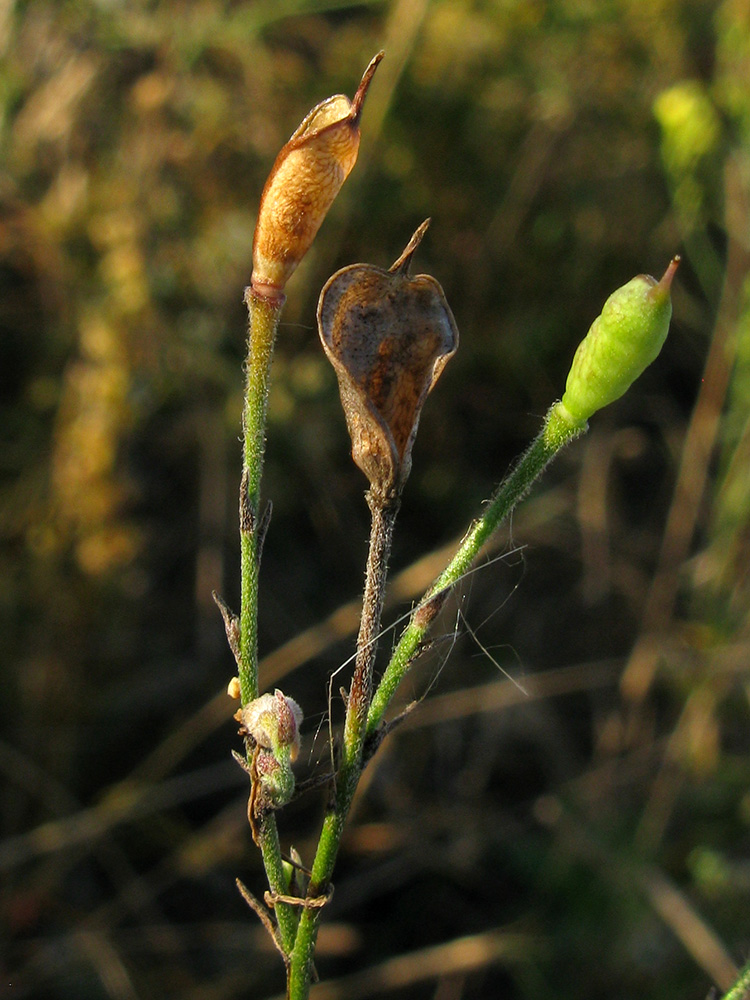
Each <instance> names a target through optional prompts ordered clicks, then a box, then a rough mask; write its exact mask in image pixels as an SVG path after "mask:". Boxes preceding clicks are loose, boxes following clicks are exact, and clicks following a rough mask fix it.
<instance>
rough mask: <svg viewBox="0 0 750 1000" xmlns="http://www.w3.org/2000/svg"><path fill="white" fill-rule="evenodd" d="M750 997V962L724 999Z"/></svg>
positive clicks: (746, 998)
mask: <svg viewBox="0 0 750 1000" xmlns="http://www.w3.org/2000/svg"><path fill="white" fill-rule="evenodd" d="M748 997H750V962H749V963H748V964H747V965H746V966H745V967H744V969H743V970H742V972H740V975H739V978H738V980H737V982H736V983H735V984H734V986H733V987H732V988H731V990H728V991H727V992H726V993H725V994H724V996H723V998H722V1000H748Z"/></svg>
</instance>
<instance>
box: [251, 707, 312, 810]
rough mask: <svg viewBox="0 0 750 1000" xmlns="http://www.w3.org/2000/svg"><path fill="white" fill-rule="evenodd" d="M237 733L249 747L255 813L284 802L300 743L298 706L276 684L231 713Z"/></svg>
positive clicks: (291, 789) (291, 787) (291, 785)
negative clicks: (250, 750) (272, 689)
mask: <svg viewBox="0 0 750 1000" xmlns="http://www.w3.org/2000/svg"><path fill="white" fill-rule="evenodd" d="M235 719H236V720H237V721H238V722H239V723H240V735H242V736H245V737H246V738H247V739H248V740H249V741H250V742H251V745H252V747H253V754H252V760H253V768H254V772H255V773H254V774H253V775H252V777H253V779H254V781H256V782H257V785H258V787H257V788H255V789H254V798H252V799H251V802H255V809H254V811H255V813H256V818H257V815H261V814H262V813H263V812H266V811H267V810H268V809H278V808H279V807H280V806H283V805H286V803H287V802H289V800H290V799H291V797H292V794H293V793H294V773H293V771H292V764H293V762H294V761H295V760H296V759H297V755H298V754H299V747H300V735H299V727H300V725H301V723H302V709H301V708H300V707H299V705H298V704H297V702H296V701H294V699H293V698H289V697H287V695H285V694H284V693H283V692H282V691H279V689H278V688H277V689H276V690H275V691H274V693H273V694H263V695H261V696H260V698H256V699H255V700H254V701H251V702H249V703H248V704H247V705H245V706H244V707H243V708H241V709H239V711H238V712H237V713H236V715H235Z"/></svg>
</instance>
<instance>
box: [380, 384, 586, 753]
mask: <svg viewBox="0 0 750 1000" xmlns="http://www.w3.org/2000/svg"><path fill="white" fill-rule="evenodd" d="M585 430H586V425H585V424H583V425H581V424H575V423H574V422H573V421H572V419H571V418H570V415H569V414H568V412H567V410H566V409H565V408H564V407H563V406H562V404H561V403H555V404H553V406H552V407H551V408H550V410H549V412H548V413H547V417H546V420H545V422H544V426H543V428H542V430H541V431H540V432H539V434H538V436H537V437H536V438H535V440H534V441H533V442H532V443H531V445H530V446H529V448H528V449H527V450H526V451H525V452H524V454H523V455H522V456H521V458H520V459H519V460H518V462H517V463H516V465H515V466H514V467H513V469H511V471H510V473H509V474H508V475H507V476H506V478H505V479H504V480H503V481H502V483H501V484H500V486H499V487H498V488H497V490H496V491H495V493H494V495H493V496H492V499H491V500H490V501H489V503H488V504H487V507H486V508H485V510H484V513H483V514H482V516H481V517H480V518H478V519H477V520H476V521H475V522H474V523H473V524H472V526H471V527H470V528H469V531H468V532H467V534H466V535H465V537H464V539H463V541H462V542H461V545H460V546H459V549H458V551H457V552H456V554H455V556H454V557H453V559H452V560H451V561H450V563H449V564H448V565H447V566H446V568H445V569H444V570H443V572H442V573H441V574H440V576H438V578H437V579H436V580H435V581H434V583H433V584H432V586H431V587H430V588H429V590H428V591H427V593H426V594H425V596H424V598H423V599H422V601H421V602H420V604H419V605H418V606H417V607H416V608H415V610H414V612H413V613H412V615H411V618H410V619H409V622H408V624H407V626H406V628H405V629H404V632H403V634H402V636H401V639H400V640H399V643H398V645H397V646H396V649H395V650H394V652H393V656H392V657H391V661H390V663H389V664H388V667H387V668H386V671H385V673H384V674H383V677H382V679H381V681H380V684H379V685H378V689H377V691H376V692H375V695H374V696H373V699H372V704H371V705H370V711H369V715H368V719H367V736H372V735H373V734H374V733H375V731H376V730H377V728H378V726H379V725H380V723H381V722H382V720H383V715H384V714H385V711H386V709H387V708H388V705H389V703H390V701H391V699H392V698H393V695H394V694H395V692H396V688H397V687H398V686H399V684H400V683H401V681H402V680H403V678H404V676H405V675H406V673H407V672H408V670H409V668H410V667H411V665H412V663H413V661H414V659H415V657H416V656H417V654H418V653H419V650H420V648H421V645H422V642H423V640H424V638H425V635H426V634H427V631H428V629H429V627H430V625H431V624H432V622H433V620H434V619H435V617H436V616H437V614H438V612H439V611H440V608H441V607H442V605H443V603H444V602H445V599H446V598H447V596H448V593H449V591H450V589H451V588H452V587H453V585H454V584H456V583H457V582H458V581H459V580H460V579H461V578H462V577H463V576H464V574H465V573H466V572H467V571H468V570H469V568H470V567H471V564H472V563H473V562H474V560H475V559H476V557H477V555H478V554H479V552H480V550H481V548H482V546H483V545H484V544H485V542H486V541H487V540H488V539H489V537H490V536H491V535H492V534H493V532H494V531H495V530H496V529H497V528H498V527H499V525H500V524H501V523H502V522H503V521H504V520H505V518H506V517H508V515H509V514H510V513H511V511H512V510H513V508H514V507H515V506H516V504H517V503H518V502H519V500H521V499H522V498H523V497H524V496H525V495H526V493H527V492H528V491H529V489H530V488H531V486H532V484H533V483H534V481H535V480H536V479H537V478H538V477H539V476H540V475H541V474H542V472H543V471H544V469H545V468H546V466H547V465H548V464H549V463H550V462H551V461H552V459H553V458H554V457H555V455H556V454H557V453H558V452H559V451H560V450H561V449H562V448H564V447H565V445H566V444H568V443H569V442H570V441H572V440H573V439H574V438H576V437H578V435H579V434H582V433H583V432H584V431H585Z"/></svg>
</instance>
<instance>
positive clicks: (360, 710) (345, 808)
mask: <svg viewBox="0 0 750 1000" xmlns="http://www.w3.org/2000/svg"><path fill="white" fill-rule="evenodd" d="M367 500H368V503H369V505H370V511H371V513H372V526H371V530H370V549H369V553H368V557H367V571H366V575H365V590H364V598H363V602H362V618H361V621H360V627H359V635H358V636H357V655H356V659H355V664H354V675H353V677H352V683H351V688H350V690H349V697H348V699H347V706H346V719H345V722H344V739H343V744H342V748H341V762H340V764H339V769H338V772H337V774H336V788H335V794H334V798H333V803H332V805H331V807H330V808H329V810H328V812H327V813H326V816H325V819H324V820H323V828H322V830H321V834H320V839H319V841H318V848H317V851H316V854H315V860H314V862H313V866H312V876H311V879H310V886H309V889H308V893H307V896H308V899H314V898H315V897H317V896H321V895H323V894H325V892H326V890H327V888H328V886H329V883H330V881H331V877H332V875H333V868H334V865H335V863H336V855H337V854H338V849H339V845H340V843H341V835H342V833H343V831H344V824H345V822H346V818H347V816H348V814H349V809H350V808H351V804H352V800H353V798H354V793H355V791H356V789H357V784H358V783H359V778H360V775H361V773H362V754H363V749H364V743H365V736H366V730H367V717H368V711H369V707H370V700H371V696H372V678H373V667H374V664H375V652H376V649H377V640H378V635H379V633H380V619H381V615H382V611H383V601H384V598H385V581H386V576H387V571H388V557H389V555H390V550H391V540H392V538H393V526H394V523H395V520H396V514H397V512H398V501H390V502H386V503H383V502H381V501H378V500H377V499H375V498H374V497H373V496H372V494H371V493H368V495H367ZM320 916H321V910H320V908H315V909H313V908H307V909H305V910H304V911H303V913H302V916H301V917H300V922H299V927H298V930H297V936H296V940H295V943H294V950H293V951H292V955H291V965H290V968H289V982H288V998H289V1000H307V997H308V995H309V992H310V981H311V975H312V960H313V954H314V951H315V939H316V937H317V933H318V925H319V923H320Z"/></svg>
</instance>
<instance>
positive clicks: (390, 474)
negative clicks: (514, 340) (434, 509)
mask: <svg viewBox="0 0 750 1000" xmlns="http://www.w3.org/2000/svg"><path fill="white" fill-rule="evenodd" d="M428 224H429V219H428V220H427V221H426V222H424V223H422V225H421V226H420V227H419V229H418V230H417V231H416V233H415V234H414V235H413V236H412V238H411V240H410V241H409V244H408V246H407V247H406V249H405V250H404V252H403V253H402V254H401V256H400V257H399V259H398V260H397V261H396V263H395V264H394V265H393V266H392V267H391V268H390V270H388V271H383V270H381V269H380V268H379V267H374V266H373V265H371V264H352V265H351V266H350V267H345V268H343V269H342V270H341V271H337V272H336V274H334V275H333V277H332V278H330V279H329V280H328V282H327V283H326V284H325V286H324V288H323V291H322V292H321V295H320V301H319V303H318V330H319V332H320V339H321V340H322V342H323V347H324V349H325V352H326V354H327V355H328V358H329V360H330V362H331V364H332V365H333V367H334V369H335V371H336V375H337V377H338V381H339V389H340V393H341V402H342V405H343V408H344V414H345V416H346V423H347V427H348V429H349V434H350V436H351V439H352V457H353V458H354V461H355V462H356V463H357V465H358V466H359V467H360V469H362V471H363V472H364V473H365V475H366V476H367V478H368V479H369V480H370V488H371V493H372V495H373V496H374V497H376V498H378V499H379V500H382V501H387V500H389V499H391V498H393V497H395V496H398V494H399V493H400V492H401V489H402V487H403V485H404V483H405V482H406V479H407V477H408V475H409V471H410V469H411V451H412V446H413V444H414V439H415V437H416V433H417V426H418V424H419V416H420V414H421V412H422V406H423V405H424V401H425V399H426V398H427V394H428V393H429V392H430V390H431V389H432V387H433V386H434V385H435V383H436V382H437V380H438V378H439V376H440V373H441V372H442V370H443V368H444V367H445V365H446V363H447V362H448V360H449V358H451V357H452V356H453V354H454V353H455V351H456V348H457V346H458V329H457V327H456V322H455V320H454V318H453V313H452V312H451V310H450V307H449V306H448V303H447V302H446V299H445V295H444V294H443V290H442V288H441V287H440V285H439V284H438V282H437V281H436V280H435V279H434V278H432V277H430V276H429V275H427V274H417V275H415V276H412V275H410V274H409V264H410V263H411V258H412V256H413V254H414V252H415V250H416V249H417V247H418V246H419V243H420V242H421V240H422V237H423V236H424V233H425V232H426V230H427V226H428Z"/></svg>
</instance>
